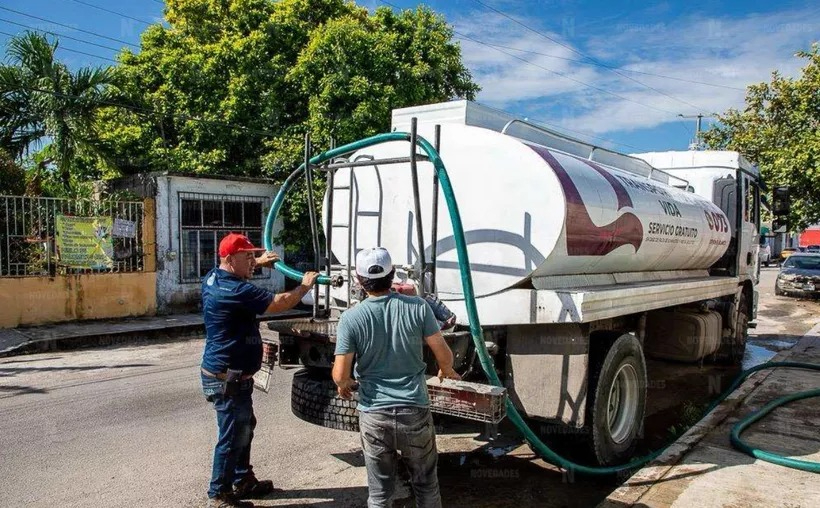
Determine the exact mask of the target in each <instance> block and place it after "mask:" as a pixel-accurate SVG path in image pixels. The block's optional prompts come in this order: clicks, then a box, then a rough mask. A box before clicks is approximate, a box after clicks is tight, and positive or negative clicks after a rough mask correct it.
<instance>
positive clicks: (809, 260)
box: [774, 252, 820, 297]
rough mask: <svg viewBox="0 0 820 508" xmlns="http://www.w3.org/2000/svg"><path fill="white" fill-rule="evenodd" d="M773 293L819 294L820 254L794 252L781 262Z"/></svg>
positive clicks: (808, 295)
mask: <svg viewBox="0 0 820 508" xmlns="http://www.w3.org/2000/svg"><path fill="white" fill-rule="evenodd" d="M774 294H776V295H778V296H781V295H787V296H804V297H818V296H820V254H814V253H802V252H801V253H795V254H792V255H790V256H789V258H788V259H786V261H784V262H783V266H782V267H781V269H780V273H778V274H777V280H775V283H774Z"/></svg>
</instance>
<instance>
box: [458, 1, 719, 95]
mask: <svg viewBox="0 0 820 508" xmlns="http://www.w3.org/2000/svg"><path fill="white" fill-rule="evenodd" d="M473 2H475V3H477V4H479V5H481V6H483V7H484V8H486V9H489V10H491V11H493V12H495V13H496V14H498V15H499V16H503V17H505V18H507V19H509V20H510V21H512V22H513V23H515V24H517V25H519V26H521V27H523V28H525V29H527V30H529V31H530V32H532V33H534V34H537V35H539V36H541V37H543V38H545V39H547V40H548V41H551V42H553V43H555V44H558V45H559V46H562V47H564V48H566V49H568V50H570V51H572V52H573V53H576V54H578V55H580V56H582V57H584V58H586V59H588V60H589V61H590V62H592V63H593V64H594V65H597V66H600V67H603V68H604V69H607V70H609V71H610V72H614V73H615V74H617V75H619V76H621V77H623V78H626V79H628V80H630V81H634V82H635V83H637V84H639V85H641V86H643V87H646V88H648V89H649V90H652V91H654V92H656V93H659V94H661V95H664V96H666V97H669V98H670V99H672V100H675V101H677V102H680V103H681V104H686V105H688V106H691V107H693V108H695V109H698V110H701V111H706V110H705V109H703V108H701V107H700V106H697V105H695V104H692V103H691V102H688V101H685V100H683V99H678V98H677V97H674V96H672V95H670V94H668V93H666V92H662V91H661V90H658V89H657V88H654V87H652V86H649V85H647V84H646V83H643V82H641V81H638V80H637V79H635V78H633V77H631V76H627V75H626V74H623V73H621V72H619V71H618V70H616V69H614V68H612V67H610V66H607V65H603V64H601V63H600V62H598V61H597V60H596V59H594V58H593V57H591V56H589V55H586V54H584V53H583V52H581V51H579V50H577V49H575V48H573V47H572V46H570V45H568V44H564V43H563V42H561V41H559V40H558V39H555V38H554V37H550V36H549V35H547V34H545V33H542V32H540V31H538V30H536V29H534V28H531V27H529V26H528V25H526V24H525V23H522V22H521V21H518V20H517V19H515V18H513V17H512V16H510V15H508V14H506V13H505V12H503V11H501V10H499V9H496V8H495V7H493V6H491V5H487V4H486V3H484V2H482V1H481V0H473Z"/></svg>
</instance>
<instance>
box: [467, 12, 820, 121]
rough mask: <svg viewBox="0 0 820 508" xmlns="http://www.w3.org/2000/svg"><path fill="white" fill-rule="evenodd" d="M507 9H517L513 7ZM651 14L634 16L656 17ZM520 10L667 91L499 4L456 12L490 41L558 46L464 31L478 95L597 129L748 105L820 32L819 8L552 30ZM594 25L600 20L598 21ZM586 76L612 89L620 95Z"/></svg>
mask: <svg viewBox="0 0 820 508" xmlns="http://www.w3.org/2000/svg"><path fill="white" fill-rule="evenodd" d="M505 12H507V13H508V14H511V13H513V12H514V10H512V9H507V10H506V11H505ZM644 14H646V13H645V12H643V13H641V14H638V13H635V14H634V16H635V17H636V18H637V19H647V18H646V16H644ZM519 19H520V21H521V22H522V23H525V24H526V25H528V26H530V27H532V28H534V29H536V30H538V31H539V32H541V33H544V34H546V35H548V36H549V37H551V38H553V39H555V40H557V41H560V42H562V43H563V44H566V45H568V46H570V47H572V48H575V49H578V51H580V52H582V53H584V54H586V55H591V56H593V57H594V58H595V59H596V60H598V61H599V62H605V63H606V64H609V65H614V66H617V67H619V68H620V69H621V70H622V71H623V72H622V73H623V74H626V75H628V76H630V77H632V78H633V79H634V80H637V81H640V83H643V84H644V85H648V86H649V87H652V88H655V89H656V90H659V91H660V92H662V93H658V92H656V91H653V90H651V89H649V88H647V87H646V86H643V85H641V84H639V83H636V82H635V81H633V80H630V79H628V78H626V77H624V76H622V75H618V74H616V73H613V72H611V71H609V70H607V69H604V68H602V67H599V66H594V65H586V64H581V63H578V62H573V61H569V60H566V59H573V60H582V59H583V57H582V56H580V55H579V54H577V53H575V52H573V51H572V50H570V49H568V48H566V47H562V46H561V45H559V44H556V43H555V42H551V41H549V40H547V39H546V38H544V37H541V36H540V35H538V34H536V33H533V32H530V31H527V30H526V29H524V28H523V27H521V26H518V25H516V24H515V23H513V22H512V21H510V20H509V19H504V18H503V17H501V16H498V15H496V14H493V13H491V12H486V11H474V12H470V13H469V14H466V15H464V16H462V17H460V18H455V19H451V22H453V24H454V25H455V30H456V31H457V32H458V33H461V34H464V35H467V36H469V37H472V38H474V39H477V40H480V41H482V42H485V43H489V44H495V45H500V46H506V47H512V48H521V49H526V50H529V51H535V52H537V53H542V54H545V55H553V56H552V57H550V56H543V55H537V54H530V53H523V52H520V51H514V50H510V49H504V48H500V51H499V50H498V49H493V48H491V47H488V46H485V45H481V44H476V43H474V42H470V41H466V40H461V41H460V42H461V46H462V52H463V55H464V61H465V64H466V65H467V66H468V67H469V68H470V69H471V71H472V72H473V76H474V78H475V79H476V81H477V82H478V83H479V84H480V85H481V86H482V87H483V89H482V91H481V93H480V94H479V97H478V100H479V101H481V102H483V103H485V104H488V105H491V106H494V107H498V108H501V109H507V110H512V111H516V110H518V109H521V108H522V106H524V105H526V111H528V112H532V113H531V115H532V117H535V116H536V113H538V114H539V115H542V116H541V117H540V118H539V119H542V120H545V121H549V122H551V123H554V124H559V125H561V126H562V127H564V128H568V129H574V130H577V131H584V132H589V133H595V134H600V133H607V132H616V131H629V130H634V129H641V128H650V127H654V126H657V125H660V124H663V123H667V122H675V121H679V118H677V117H676V115H677V114H678V113H682V114H695V113H698V112H701V113H715V112H723V111H725V110H726V109H728V108H730V107H735V108H737V107H742V105H743V100H744V96H745V94H744V91H743V89H745V87H746V86H747V85H749V84H753V83H758V82H761V81H768V80H769V79H770V75H771V72H772V71H773V70H775V69H777V70H779V71H780V72H781V74H784V75H786V76H796V75H798V74H799V69H800V67H801V66H802V65H804V64H805V60H802V59H798V58H795V57H794V56H793V55H794V53H795V52H796V51H798V50H800V49H808V48H809V46H810V45H811V43H812V42H813V41H816V40H817V38H818V34H820V11H818V10H816V9H801V10H791V11H783V12H779V13H773V14H772V13H770V14H747V15H743V16H736V17H732V18H728V17H727V18H708V17H704V16H700V15H690V16H686V17H684V18H678V19H673V20H668V21H665V22H661V23H657V22H656V23H643V22H633V20H632V19H630V18H629V16H618V17H616V18H615V19H609V20H607V21H606V23H605V24H603V25H602V24H601V23H597V22H588V23H586V24H585V25H584V24H581V23H580V22H576V20H574V19H573V20H572V21H571V22H567V21H566V20H565V21H563V22H561V23H562V25H561V26H559V27H557V28H560V29H561V30H563V33H556V32H554V31H550V30H549V29H548V28H545V27H544V26H541V25H539V22H538V20H535V19H523V18H519ZM593 25H594V30H593V29H591V28H590V27H592V26H593ZM565 34H566V37H565ZM457 37H458V35H457ZM578 44H580V46H579V45H578ZM505 53H506V54H505ZM513 55H514V56H513ZM516 57H517V58H516ZM556 57H558V58H556ZM521 59H524V60H527V61H529V62H532V64H527V63H525V62H523V61H522V60H521ZM545 68H546V69H550V70H552V71H554V72H555V73H561V74H563V75H565V76H567V77H561V76H559V75H557V74H555V73H553V72H549V71H547V70H545ZM629 71H638V72H649V73H652V74H659V75H664V76H671V77H675V78H679V79H682V80H690V81H704V82H708V83H713V84H719V85H724V86H726V87H733V88H736V89H732V88H717V87H711V86H704V85H698V84H694V83H690V82H685V81H676V80H672V79H666V78H662V77H656V76H647V75H643V74H637V73H631V72H629ZM573 80H576V81H573ZM578 81H581V82H584V83H588V84H590V85H593V86H595V87H598V88H601V89H605V90H607V91H610V92H611V93H613V94H617V97H616V96H613V95H612V94H607V93H603V92H600V91H596V90H594V89H592V88H590V87H587V86H584V85H582V84H580V83H578ZM738 89H740V90H738ZM670 96H671V97H670Z"/></svg>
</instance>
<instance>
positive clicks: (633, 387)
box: [606, 363, 638, 444]
mask: <svg viewBox="0 0 820 508" xmlns="http://www.w3.org/2000/svg"><path fill="white" fill-rule="evenodd" d="M637 413H638V373H637V371H636V370H635V367H633V366H632V365H630V364H628V363H625V364H623V365H621V367H620V368H619V369H618V372H617V373H616V374H615V378H614V380H613V381H612V386H611V387H610V388H609V399H608V400H607V415H606V416H607V424H608V426H609V435H610V436H611V437H612V440H613V441H614V442H616V443H618V444H620V443H623V442H624V441H626V440H627V439H629V437H630V434H631V431H632V428H633V426H634V424H635V422H636V420H635V418H636V416H637Z"/></svg>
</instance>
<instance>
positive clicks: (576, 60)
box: [453, 30, 746, 92]
mask: <svg viewBox="0 0 820 508" xmlns="http://www.w3.org/2000/svg"><path fill="white" fill-rule="evenodd" d="M453 33H455V34H457V35H458V37H456V39H464V37H465V36H464V35H462V34H461V33H459V32H457V31H455V30H453ZM464 40H466V39H464ZM483 43H484V44H485V45H486V46H492V47H494V48H504V49H511V50H514V51H521V52H522V53H530V54H532V55H539V56H545V57H548V58H557V59H558V60H566V61H568V62H574V63H579V64H584V65H595V64H593V63H592V62H587V61H584V60H578V59H576V58H567V57H565V56H558V55H550V54H547V53H539V52H538V51H532V50H529V49H523V48H516V47H512V46H504V45H502V44H496V43H493V42H483ZM600 67H606V68H608V69H615V70H620V71H623V72H631V73H634V74H643V75H644V76H652V77H656V78H663V79H671V80H674V81H681V82H684V83H692V84H696V85H704V86H713V87H716V88H726V89H729V90H738V91H740V92H743V91H745V90H746V89H745V88H738V87H736V86H729V85H721V84H718V83H708V82H706V81H696V80H693V79H685V78H678V77H675V76H667V75H664V74H655V73H652V72H644V71H636V70H633V69H624V68H623V67H613V66H609V65H606V64H601V65H600Z"/></svg>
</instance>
